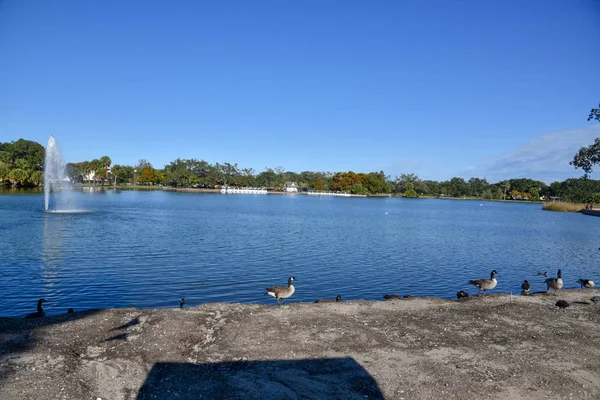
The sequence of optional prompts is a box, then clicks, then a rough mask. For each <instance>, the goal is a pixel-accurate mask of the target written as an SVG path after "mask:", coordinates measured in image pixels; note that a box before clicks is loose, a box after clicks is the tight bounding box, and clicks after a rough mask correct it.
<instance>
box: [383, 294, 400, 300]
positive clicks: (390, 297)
mask: <svg viewBox="0 0 600 400" xmlns="http://www.w3.org/2000/svg"><path fill="white" fill-rule="evenodd" d="M383 298H384V299H386V300H399V299H401V298H402V297H401V296H400V295H398V294H384V295H383Z"/></svg>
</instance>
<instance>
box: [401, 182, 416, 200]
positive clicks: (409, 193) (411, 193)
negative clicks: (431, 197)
mask: <svg viewBox="0 0 600 400" xmlns="http://www.w3.org/2000/svg"><path fill="white" fill-rule="evenodd" d="M404 197H409V198H417V197H419V195H418V194H417V192H416V191H415V185H414V184H413V183H412V182H408V183H407V184H406V191H405V192H404Z"/></svg>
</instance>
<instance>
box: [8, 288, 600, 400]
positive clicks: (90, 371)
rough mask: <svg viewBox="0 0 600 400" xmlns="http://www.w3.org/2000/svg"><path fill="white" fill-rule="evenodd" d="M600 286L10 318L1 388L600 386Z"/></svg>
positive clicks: (84, 394) (545, 389) (435, 393)
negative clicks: (595, 299) (597, 299)
mask: <svg viewBox="0 0 600 400" xmlns="http://www.w3.org/2000/svg"><path fill="white" fill-rule="evenodd" d="M599 294H600V291H599V290H569V291H563V292H562V293H560V294H559V296H557V297H555V296H552V295H543V296H533V297H520V296H513V297H512V301H511V299H510V298H509V297H508V296H507V295H499V296H489V297H485V298H473V299H470V300H467V301H463V302H457V301H446V300H440V299H425V298H423V299H421V298H415V299H411V300H395V301H388V302H372V301H353V302H343V303H330V304H312V303H291V304H290V305H289V306H286V307H276V306H263V305H243V304H207V305H203V306H199V307H195V308H189V309H184V310H179V309H153V310H136V309H110V310H91V311H85V312H76V313H73V314H69V315H63V316H57V317H48V318H43V319H38V320H26V319H15V318H1V319H0V398H1V399H40V398H42V399H98V398H100V399H216V398H231V399H271V398H273V399H299V398H303V399H304V398H308V399H312V398H315V399H367V398H368V399H378V398H386V399H442V398H444V399H483V398H485V399H598V398H600V304H598V305H594V304H593V303H590V304H582V303H575V302H576V301H579V302H584V301H586V300H587V301H589V299H590V298H591V297H592V296H593V295H599ZM557 299H566V300H568V301H569V302H571V307H569V308H568V309H566V310H565V311H562V310H559V309H557V308H556V307H554V303H555V302H556V300H557Z"/></svg>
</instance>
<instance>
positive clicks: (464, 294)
mask: <svg viewBox="0 0 600 400" xmlns="http://www.w3.org/2000/svg"><path fill="white" fill-rule="evenodd" d="M456 298H457V299H458V300H462V299H467V298H469V293H467V292H465V291H464V290H459V291H458V292H456Z"/></svg>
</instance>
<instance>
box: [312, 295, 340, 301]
mask: <svg viewBox="0 0 600 400" xmlns="http://www.w3.org/2000/svg"><path fill="white" fill-rule="evenodd" d="M338 301H342V296H340V295H338V296H336V297H335V300H315V303H337V302H338Z"/></svg>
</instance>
